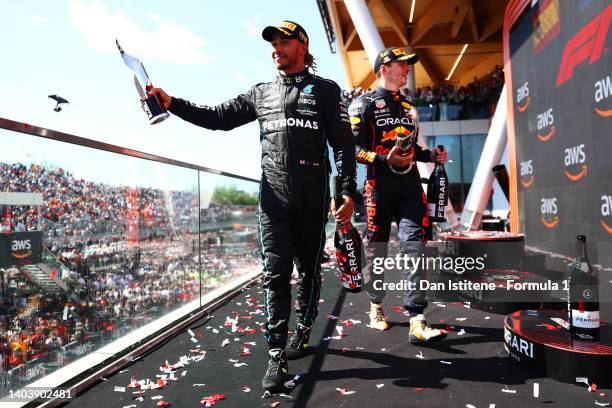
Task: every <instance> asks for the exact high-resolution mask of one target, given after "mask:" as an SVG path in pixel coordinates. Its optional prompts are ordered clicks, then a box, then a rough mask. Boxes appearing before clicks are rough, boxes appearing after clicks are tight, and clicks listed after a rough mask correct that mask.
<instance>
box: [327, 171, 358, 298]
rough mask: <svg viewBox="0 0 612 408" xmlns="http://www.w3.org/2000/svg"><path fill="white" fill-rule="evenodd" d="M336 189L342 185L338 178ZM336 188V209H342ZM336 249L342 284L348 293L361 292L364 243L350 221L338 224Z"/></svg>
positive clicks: (342, 200) (340, 198)
mask: <svg viewBox="0 0 612 408" xmlns="http://www.w3.org/2000/svg"><path fill="white" fill-rule="evenodd" d="M335 184H336V187H338V186H339V185H340V183H339V181H338V178H337V177H336V183H335ZM338 190H339V188H336V194H335V195H334V202H335V204H336V208H337V209H338V208H340V207H341V206H342V204H343V203H344V198H343V197H342V195H341V194H340V192H339V191H338ZM334 247H336V261H337V263H338V268H339V269H340V282H341V283H342V287H343V288H344V290H346V291H347V292H352V293H357V292H361V288H362V285H363V275H362V273H361V268H362V267H361V261H362V248H363V242H362V241H361V236H360V235H359V232H358V231H357V229H356V228H355V227H354V226H353V224H351V222H350V221H346V222H345V223H342V224H340V223H336V232H335V234H334Z"/></svg>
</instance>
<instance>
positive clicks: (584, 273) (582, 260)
mask: <svg viewBox="0 0 612 408" xmlns="http://www.w3.org/2000/svg"><path fill="white" fill-rule="evenodd" d="M568 319H569V325H570V333H571V334H572V336H573V337H574V338H575V339H577V340H582V341H596V340H599V327H600V322H599V278H598V276H597V274H596V272H595V270H594V269H593V267H592V266H591V263H590V262H589V257H588V255H587V247H586V236H584V235H578V237H577V254H576V261H575V262H574V263H573V264H572V266H571V268H570V274H569V298H568Z"/></svg>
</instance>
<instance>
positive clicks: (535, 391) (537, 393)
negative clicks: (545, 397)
mask: <svg viewBox="0 0 612 408" xmlns="http://www.w3.org/2000/svg"><path fill="white" fill-rule="evenodd" d="M539 396H540V384H538V383H533V397H534V398H538V397H539Z"/></svg>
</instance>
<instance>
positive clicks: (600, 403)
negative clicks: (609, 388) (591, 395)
mask: <svg viewBox="0 0 612 408" xmlns="http://www.w3.org/2000/svg"><path fill="white" fill-rule="evenodd" d="M595 405H598V406H600V407H609V406H610V403H609V402H597V400H595Z"/></svg>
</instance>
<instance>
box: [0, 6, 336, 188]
mask: <svg viewBox="0 0 612 408" xmlns="http://www.w3.org/2000/svg"><path fill="white" fill-rule="evenodd" d="M284 19H289V20H294V21H297V22H299V23H300V24H302V25H303V26H304V28H305V29H306V31H307V32H308V34H309V36H310V39H311V47H310V51H311V53H312V54H313V55H314V56H315V57H316V59H317V64H318V74H319V75H321V76H324V77H327V78H331V79H334V80H335V81H337V82H338V84H339V85H340V86H341V87H342V88H345V87H346V82H345V74H344V70H343V67H342V63H341V58H340V56H339V55H338V54H332V53H331V52H330V50H329V46H328V44H327V37H326V36H325V31H324V28H323V24H322V22H321V18H320V15H319V11H318V8H317V4H316V1H315V0H298V1H279V0H261V1H246V0H242V1H241V0H224V1H219V0H214V1H213V0H200V1H195V0H189V1H176V2H168V1H159V0H149V1H144V0H139V1H136V0H127V1H126V0H124V1H112V0H105V1H98V0H67V1H43V0H24V1H15V2H9V1H4V2H2V6H0V50H1V51H2V55H3V59H2V68H1V70H2V75H0V89H2V93H3V95H2V102H0V117H4V118H8V119H12V120H17V121H22V122H27V123H31V124H35V125H39V126H43V127H46V128H50V129H54V130H60V131H64V132H68V133H72V134H76V135H79V136H82V137H86V138H90V139H96V140H101V141H104V142H107V143H112V144H116V145H120V146H125V147H129V148H133V149H137V150H141V151H145V152H148V153H153V154H158V155H161V156H165V157H170V158H174V159H179V160H183V161H187V162H191V163H195V164H199V165H203V166H207V167H212V168H217V169H221V170H225V171H228V172H232V173H236V174H241V175H245V176H249V177H253V178H259V175H260V168H259V157H260V146H259V129H258V126H257V125H256V123H251V124H248V125H245V126H243V127H241V128H238V129H235V130H233V131H231V132H213V131H208V130H206V129H203V128H199V127H196V126H194V125H191V124H189V123H187V122H184V121H182V120H181V119H179V118H176V117H172V118H171V119H169V120H166V121H165V122H163V123H161V124H158V125H154V126H151V125H149V124H148V123H147V119H146V117H145V114H144V112H142V111H141V110H140V105H139V101H138V95H137V93H136V89H135V88H134V85H133V80H132V73H131V71H130V70H129V69H128V68H127V67H126V66H125V65H124V64H123V61H122V60H121V58H120V56H119V53H118V52H117V49H116V47H115V44H114V41H115V38H118V39H119V41H120V43H121V45H122V47H123V49H124V50H125V51H126V52H128V53H129V54H132V55H134V56H136V57H138V58H140V59H141V60H142V61H143V63H144V64H145V66H146V68H147V71H148V73H149V76H150V77H151V79H152V81H153V84H154V85H155V86H159V87H162V88H164V89H165V90H166V91H167V92H168V93H169V94H171V95H174V96H178V97H183V98H186V99H189V100H191V101H193V102H196V103H201V104H207V105H216V104H218V103H221V102H223V101H225V100H227V99H229V98H232V97H234V96H236V95H238V94H239V93H241V92H243V91H245V90H246V89H248V88H249V87H250V86H251V85H253V84H255V83H258V82H265V81H269V80H271V79H272V78H273V77H274V76H275V75H276V72H277V71H276V70H275V69H274V65H273V63H272V59H271V49H270V46H269V44H268V43H267V42H265V41H264V40H263V39H262V38H261V30H262V28H263V27H264V26H266V25H271V24H276V23H279V22H280V21H282V20H284ZM49 94H58V95H61V96H62V97H64V98H66V99H68V100H69V101H70V103H69V104H68V105H65V107H64V108H63V110H62V111H61V112H59V113H58V112H54V111H53V107H54V102H53V101H52V100H51V99H48V98H47V95H49ZM5 138H8V139H9V143H8V146H7V145H6V143H3V145H4V148H3V149H1V151H0V160H3V161H7V160H9V161H11V160H10V158H13V160H12V161H20V160H21V161H23V160H26V159H25V158H23V159H19V157H20V155H21V156H23V155H24V153H25V154H30V157H39V156H40V157H43V156H44V157H47V158H48V159H49V160H50V161H53V162H56V163H58V164H60V160H62V161H64V160H65V162H66V164H65V165H66V167H68V168H72V170H73V171H74V172H75V173H77V175H78V173H79V168H81V169H83V168H84V167H88V166H90V165H91V162H87V160H83V159H81V160H80V161H79V158H78V157H74V156H78V155H66V156H70V157H63V156H64V155H65V154H64V153H62V150H61V149H60V148H57V149H54V148H52V147H47V148H45V151H44V152H41V151H38V152H34V151H33V150H38V149H34V147H32V146H31V145H30V144H26V145H24V144H22V140H21V139H18V136H16V135H10V136H9V135H5V136H3V140H4V139H5ZM2 151H4V153H2ZM18 152H19V153H18ZM15 158H17V159H18V160H14V159H15ZM100 164H101V165H103V164H104V163H100ZM96 167H98V166H96ZM83 171H84V170H83ZM107 171H108V172H110V173H111V174H113V173H117V174H120V173H121V172H122V171H125V168H121V167H119V168H118V167H116V166H107ZM86 175H87V173H85V174H84V176H86ZM114 177H116V174H115V176H114Z"/></svg>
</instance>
